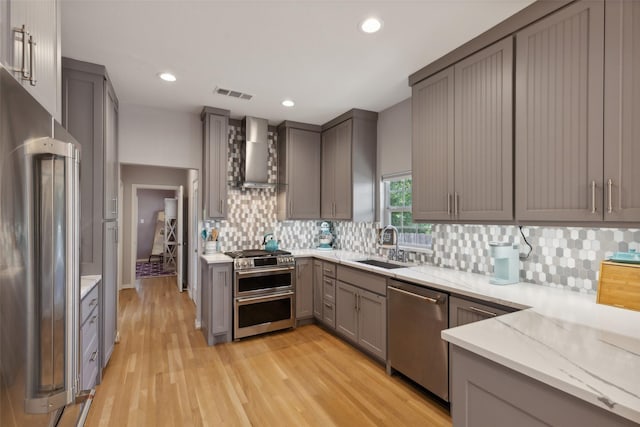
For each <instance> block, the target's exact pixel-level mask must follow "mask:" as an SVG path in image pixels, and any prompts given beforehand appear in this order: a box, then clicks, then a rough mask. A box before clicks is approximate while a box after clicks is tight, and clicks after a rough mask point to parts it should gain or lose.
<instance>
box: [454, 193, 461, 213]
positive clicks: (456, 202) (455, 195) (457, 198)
mask: <svg viewBox="0 0 640 427" xmlns="http://www.w3.org/2000/svg"><path fill="white" fill-rule="evenodd" d="M453 204H454V210H455V212H454V216H456V217H457V216H458V213H459V211H458V205H459V204H460V195H459V194H458V192H457V191H456V192H455V193H454V199H453Z"/></svg>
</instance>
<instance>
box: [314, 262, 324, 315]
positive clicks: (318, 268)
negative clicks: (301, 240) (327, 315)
mask: <svg viewBox="0 0 640 427" xmlns="http://www.w3.org/2000/svg"><path fill="white" fill-rule="evenodd" d="M322 306H323V300H322V261H319V260H317V259H314V260H313V317H314V319H316V320H319V321H322Z"/></svg>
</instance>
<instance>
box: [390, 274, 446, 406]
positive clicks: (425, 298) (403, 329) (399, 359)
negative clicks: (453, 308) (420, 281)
mask: <svg viewBox="0 0 640 427" xmlns="http://www.w3.org/2000/svg"><path fill="white" fill-rule="evenodd" d="M387 289H388V291H389V292H387V307H388V310H389V311H388V315H389V318H388V344H389V347H388V352H389V354H388V357H387V373H389V374H392V373H393V371H397V372H400V373H402V374H403V375H405V376H407V377H408V378H410V379H412V380H413V381H415V382H416V383H418V384H420V385H421V386H423V387H424V388H426V389H427V390H429V391H430V392H432V393H433V394H435V395H436V396H439V397H440V398H442V399H443V400H445V401H447V402H448V401H449V347H448V345H447V343H446V342H445V341H444V340H443V339H442V338H440V332H441V331H442V330H443V329H447V327H448V325H449V295H448V294H445V293H442V292H437V291H434V290H431V289H427V288H424V287H421V286H416V285H411V284H409V283H404V282H399V281H397V280H389V282H388V287H387Z"/></svg>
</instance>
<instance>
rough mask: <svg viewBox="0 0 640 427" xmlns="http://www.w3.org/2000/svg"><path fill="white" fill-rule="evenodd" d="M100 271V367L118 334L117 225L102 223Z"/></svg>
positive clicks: (111, 349) (107, 222) (109, 356)
mask: <svg viewBox="0 0 640 427" xmlns="http://www.w3.org/2000/svg"><path fill="white" fill-rule="evenodd" d="M103 227H104V233H103V241H104V252H103V271H102V285H101V286H100V289H101V290H102V296H101V301H102V313H100V318H101V319H102V325H103V327H102V328H103V329H102V349H101V351H100V354H101V355H102V367H105V366H107V363H109V359H110V358H111V353H113V347H114V345H115V343H116V337H117V334H118V282H117V278H118V224H117V223H116V222H115V221H105V222H104V225H103Z"/></svg>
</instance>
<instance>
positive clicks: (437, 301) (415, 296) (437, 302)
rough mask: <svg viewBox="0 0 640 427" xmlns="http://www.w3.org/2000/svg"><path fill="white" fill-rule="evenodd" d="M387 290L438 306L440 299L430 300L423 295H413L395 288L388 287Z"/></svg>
mask: <svg viewBox="0 0 640 427" xmlns="http://www.w3.org/2000/svg"><path fill="white" fill-rule="evenodd" d="M388 289H389V290H390V291H394V292H399V293H401V294H404V295H407V296H409V297H413V298H417V299H420V300H422V301H426V302H429V303H431V304H440V299H438V298H431V297H426V296H424V295H418V294H414V293H413V292H409V291H405V290H404V289H400V288H396V287H393V286H388Z"/></svg>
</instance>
